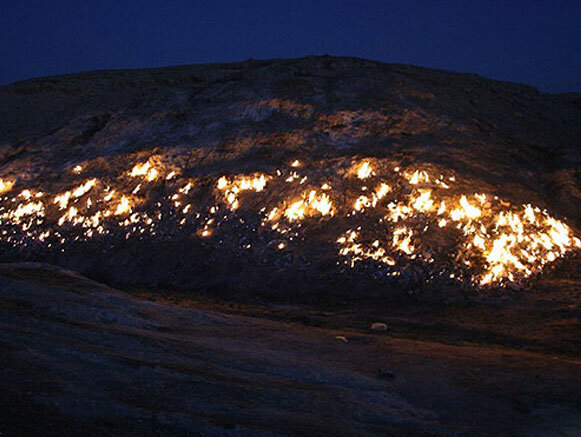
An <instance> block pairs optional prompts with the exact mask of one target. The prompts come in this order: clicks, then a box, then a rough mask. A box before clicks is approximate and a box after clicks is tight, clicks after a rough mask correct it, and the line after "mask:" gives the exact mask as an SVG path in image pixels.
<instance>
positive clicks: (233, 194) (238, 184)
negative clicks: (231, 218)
mask: <svg viewBox="0 0 581 437" xmlns="http://www.w3.org/2000/svg"><path fill="white" fill-rule="evenodd" d="M268 179H269V177H267V176H266V175H265V174H263V173H257V174H255V175H253V176H239V177H236V178H234V179H233V180H229V179H228V178H227V177H226V176H222V177H221V178H219V179H218V182H217V184H216V187H217V188H218V190H220V191H222V192H223V195H224V200H225V201H226V204H227V205H228V208H229V209H230V210H232V211H234V210H236V209H238V207H239V206H240V200H239V197H238V196H239V194H240V192H242V191H255V192H257V193H259V192H261V191H262V190H264V188H265V187H266V184H267V182H268Z"/></svg>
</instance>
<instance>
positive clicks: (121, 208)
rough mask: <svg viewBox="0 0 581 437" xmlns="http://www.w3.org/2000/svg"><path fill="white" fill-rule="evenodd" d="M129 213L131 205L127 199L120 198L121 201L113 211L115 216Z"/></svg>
mask: <svg viewBox="0 0 581 437" xmlns="http://www.w3.org/2000/svg"><path fill="white" fill-rule="evenodd" d="M129 212H131V203H130V202H129V199H128V198H127V197H125V196H121V200H120V201H119V204H118V205H117V208H116V209H115V213H114V214H115V215H122V214H127V213H129Z"/></svg>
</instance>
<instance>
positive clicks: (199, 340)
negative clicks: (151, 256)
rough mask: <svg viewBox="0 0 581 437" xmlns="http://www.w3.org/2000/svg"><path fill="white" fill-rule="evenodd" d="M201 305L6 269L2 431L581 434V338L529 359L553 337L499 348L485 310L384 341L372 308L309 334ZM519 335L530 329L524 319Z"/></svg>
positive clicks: (55, 274)
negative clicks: (468, 318)
mask: <svg viewBox="0 0 581 437" xmlns="http://www.w3.org/2000/svg"><path fill="white" fill-rule="evenodd" d="M547 305H548V306H549V307H550V304H546V305H545V306H547ZM191 306H192V304H191V303H190V308H184V307H180V306H176V305H167V304H160V303H155V302H147V301H144V300H138V299H136V298H134V297H131V296H130V295H128V294H125V293H122V292H119V291H116V290H113V289H111V288H109V287H106V286H104V285H101V284H99V283H96V282H93V281H91V280H88V279H86V278H84V277H82V276H79V275H77V274H74V273H71V272H68V271H65V270H61V269H59V268H55V267H51V266H48V265H42V264H5V265H2V266H1V267H0V325H1V329H0V350H1V353H0V381H1V382H0V385H1V387H0V389H1V393H2V394H1V396H0V402H1V408H0V411H1V414H0V432H2V433H3V435H7V436H12V435H14V436H16V435H27V434H33V435H55V436H56V435H58V436H63V435H78V434H79V433H81V432H82V433H83V434H85V435H151V434H155V435H182V434H183V435H186V434H187V435H191V433H192V432H193V433H198V434H199V435H224V436H229V435H236V436H240V435H269V436H273V435H305V434H308V435H321V436H323V435H385V434H390V433H391V434H396V435H402V434H403V435H450V434H452V435H467V436H468V435H470V436H473V435H498V434H511V435H515V434H516V435H526V436H531V435H575V433H578V432H579V431H580V430H581V410H580V409H579V405H581V395H580V393H581V366H580V364H581V363H580V361H579V349H578V342H577V339H576V338H570V339H569V340H567V339H566V338H561V339H560V345H557V347H556V349H560V351H559V350H554V351H550V350H547V349H548V348H547V346H546V345H545V347H544V348H543V347H541V348H540V349H541V350H540V351H534V350H529V349H530V345H531V339H537V340H538V342H539V343H540V344H542V343H543V338H542V335H543V333H546V332H545V331H547V326H539V327H538V329H537V332H529V333H528V341H526V340H525V339H523V338H522V336H521V335H518V334H516V335H514V336H513V337H512V338H511V341H510V342H509V341H507V340H506V338H505V339H504V340H503V341H504V342H505V344H498V341H497V340H498V338H500V337H499V336H498V335H496V336H495V335H493V334H491V331H494V329H493V328H491V326H493V323H491V320H488V321H486V320H485V319H486V312H485V313H482V312H481V313H480V314H481V316H480V318H474V320H472V322H471V323H472V326H471V328H470V329H468V328H466V326H464V330H462V329H461V325H462V324H464V325H465V324H466V323H467V322H466V321H465V320H464V321H463V320H459V321H456V322H454V321H453V318H452V317H448V318H447V319H446V317H443V316H442V314H440V316H439V319H440V322H441V324H440V326H438V325H436V324H434V325H433V327H434V328H435V329H431V331H433V332H432V336H436V337H437V338H434V337H432V339H431V340H430V339H429V338H428V337H426V336H425V331H426V330H424V334H422V330H419V331H418V330H417V329H416V328H417V327H416V328H414V318H413V317H410V318H408V328H407V330H404V329H403V328H402V325H401V320H400V324H399V327H398V326H397V323H396V325H395V327H394V328H391V323H390V322H389V321H388V320H385V319H383V320H384V321H388V326H389V328H388V330H387V331H372V330H370V329H369V328H370V325H371V322H374V321H376V320H374V319H370V320H368V323H367V325H366V326H363V325H362V323H361V321H362V320H361V319H362V317H363V316H364V315H365V313H364V312H363V311H359V312H358V313H357V314H356V315H351V316H349V315H348V314H346V313H345V311H343V314H342V315H341V314H340V313H339V312H337V313H334V312H332V311H330V312H318V313H315V312H309V311H306V310H303V311H302V312H301V313H302V314H303V319H304V321H307V322H308V321H309V318H310V317H312V319H311V322H312V321H313V320H316V317H315V315H318V317H319V318H324V319H325V320H327V324H334V325H335V326H334V327H333V328H331V327H313V326H308V323H307V324H305V323H299V322H297V321H294V322H289V321H286V322H285V321H273V320H269V319H266V318H257V317H248V316H244V315H232V314H230V315H227V314H224V313H218V312H215V311H210V310H199V309H195V308H191ZM553 308H557V309H556V310H553V311H549V310H545V311H546V312H547V313H551V317H552V318H553V323H556V324H559V323H560V324H561V325H562V326H565V325H566V324H567V321H569V322H571V320H570V319H571V318H572V317H573V318H577V319H578V316H579V307H578V306H577V308H576V309H575V308H569V309H568V310H566V309H564V308H562V307H559V303H553ZM247 310H248V308H247ZM257 312H259V310H258V311H257ZM291 312H292V311H291V310H289V309H288V308H287V309H286V310H285V311H282V310H281V313H286V314H287V315H288V314H289V313H291ZM489 313H490V309H489ZM457 314H458V312H457ZM482 314H484V315H482ZM504 315H506V317H511V314H510V313H508V312H507V311H506V310H505V312H504ZM515 316H517V317H518V311H515V312H513V313H512V317H513V318H514V317H515ZM281 317H282V316H281ZM428 320H429V319H428ZM418 321H419V318H418V317H416V318H415V322H416V323H417V322H418ZM573 321H574V320H573ZM445 323H447V324H448V325H447V329H445V330H442V326H445V325H442V324H445ZM350 324H351V325H352V326H349V325H350ZM358 324H359V325H360V327H359V328H357V325H358ZM522 324H524V325H526V326H527V327H528V328H531V324H530V323H528V322H527V320H526V319H525V320H523V322H522ZM391 329H395V330H396V332H391ZM576 329H577V332H578V325H577V327H576ZM414 330H415V331H414ZM478 330H480V331H481V332H480V336H479V338H477V337H475V338H472V340H471V335H474V333H477V331H478ZM413 332H415V334H413ZM521 334H522V333H521ZM412 335H413V336H415V337H416V338H414V339H410V338H409V337H410V336H412ZM422 336H424V338H423V339H422V338H420V337H422ZM406 337H408V338H406ZM459 337H463V338H464V340H462V341H459ZM507 338H508V336H507ZM576 342H577V343H576ZM565 343H568V348H567V347H563V344H565ZM532 349H534V347H533V348H532Z"/></svg>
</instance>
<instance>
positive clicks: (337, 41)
mask: <svg viewBox="0 0 581 437" xmlns="http://www.w3.org/2000/svg"><path fill="white" fill-rule="evenodd" d="M580 23H581V1H575V0H572V1H560V0H551V1H534V0H522V1H518V0H515V1H494V0H488V1H476V0H466V1H428V0H425V1H403V0H401V1H387V0H384V1H371V0H370V1H365V0H359V1H357V0H352V1H331V0H327V1H320V0H308V1H307V0H305V1H277V0H265V1H256V0H223V1H218V0H206V1H195V0H191V1H185V0H184V1H171V0H166V1H162V0H159V1H147V0H133V1H132V0H78V1H75V0H68V1H67V0H62V1H57V0H52V1H51V0H42V1H31V0H0V84H3V83H8V82H11V81H15V80H19V79H25V78H30V77H36V76H46V75H52V74H62V73H69V72H77V71H82V70H95V69H106V68H142V67H152V66H164V65H176V64H190V63H204V62H228V61H239V60H245V59H248V58H255V59H267V58H289V57H300V56H306V55H311V54H329V55H337V56H357V57H362V58H370V59H377V60H381V61H385V62H401V63H410V64H415V65H421V66H426V67H435V68H443V69H449V70H456V71H462V72H472V73H478V74H480V75H483V76H486V77H491V78H495V79H502V80H510V81H514V82H522V83H527V84H530V85H534V86H536V87H538V88H540V89H541V90H544V91H551V92H564V91H578V92H581V24H580Z"/></svg>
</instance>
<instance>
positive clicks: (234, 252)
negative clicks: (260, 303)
mask: <svg viewBox="0 0 581 437" xmlns="http://www.w3.org/2000/svg"><path fill="white" fill-rule="evenodd" d="M580 121H581V97H580V96H579V95H575V94H569V95H548V94H543V93H540V92H539V91H537V90H536V89H533V88H530V87H527V86H523V85H518V84H512V83H506V82H498V81H491V80H488V79H484V78H481V77H479V76H476V75H470V74H457V73H450V72H445V71H437V70H429V69H424V68H418V67H412V66H406V65H392V64H384V63H380V62H373V61H367V60H361V59H354V58H332V57H308V58H302V59H294V60H272V61H248V62H242V63H234V64H212V65H194V66H182V67H170V68H162V69H151V70H131V71H99V72H89V73H80V74H75V75H67V76H58V77H49V78H43V79H34V80H28V81H23V82H18V83H14V84H11V85H8V86H4V87H2V88H0V166H1V167H0V177H1V179H2V181H1V185H0V191H2V192H3V196H4V197H3V198H2V205H1V206H0V220H1V223H0V226H1V227H2V231H1V232H2V237H1V239H0V244H1V245H2V260H4V261H18V260H32V261H46V262H51V263H53V264H58V265H61V266H65V267H68V268H71V269H74V270H76V271H80V272H83V273H85V274H87V275H89V276H90V277H92V278H96V279H99V280H102V281H105V282H107V283H109V284H118V285H125V286H165V287H170V288H176V287H177V288H181V289H185V290H197V291H205V292H207V293H210V294H215V293H220V294H222V295H227V296H228V295H230V296H242V295H248V294H249V295H251V296H258V295H261V296H262V295H268V296H272V295H277V296H279V297H280V296H287V297H288V296H293V297H292V298H291V300H293V299H295V298H296V296H299V295H301V296H303V297H307V298H308V297H310V296H325V295H327V294H333V295H336V296H343V297H349V298H352V297H357V296H370V295H373V296H381V297H382V298H389V297H394V296H396V295H398V293H397V290H403V291H406V292H407V293H405V295H408V294H410V293H412V294H422V295H424V294H429V293H432V292H433V290H437V293H436V294H438V293H442V292H443V291H442V290H448V291H445V292H446V293H448V294H449V293H452V294H458V290H459V289H461V290H468V289H474V288H483V287H484V288H490V287H493V288H494V287H501V288H502V287H507V286H508V287H511V288H520V287H522V286H525V287H526V286H528V285H527V284H529V283H530V281H531V280H534V279H535V278H538V277H539V275H540V274H542V272H543V271H545V270H546V269H550V268H551V267H553V266H554V265H555V264H556V263H558V261H559V259H561V258H563V257H570V256H574V255H575V254H576V253H578V249H579V247H581V242H580V240H579V230H578V227H579V225H580V224H581V209H580V208H579V205H580V204H581V191H580V188H579V187H580V183H579V182H580V173H579V162H580V159H581V148H580V140H579V138H581V123H580ZM305 284H308V287H306V286H305ZM430 290H431V291H430ZM449 290H452V291H449Z"/></svg>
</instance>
